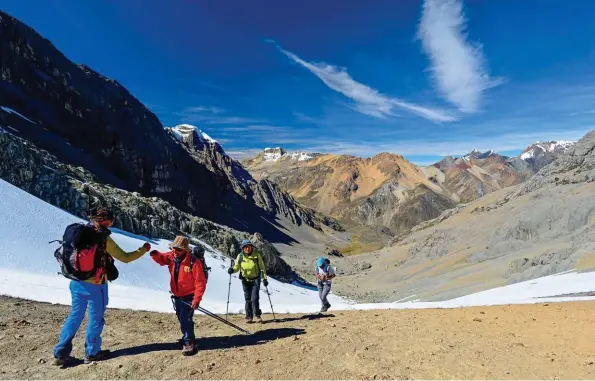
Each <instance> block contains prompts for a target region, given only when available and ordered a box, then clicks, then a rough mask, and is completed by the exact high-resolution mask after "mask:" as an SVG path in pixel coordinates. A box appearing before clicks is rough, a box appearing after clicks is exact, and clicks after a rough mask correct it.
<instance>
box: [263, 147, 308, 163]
mask: <svg viewBox="0 0 595 381" xmlns="http://www.w3.org/2000/svg"><path fill="white" fill-rule="evenodd" d="M315 156H316V154H311V153H308V152H292V153H288V152H287V151H285V150H284V149H283V148H281V147H276V148H265V149H264V153H263V156H262V157H263V161H279V160H286V159H288V160H294V161H306V160H310V159H313V158H314V157H315Z"/></svg>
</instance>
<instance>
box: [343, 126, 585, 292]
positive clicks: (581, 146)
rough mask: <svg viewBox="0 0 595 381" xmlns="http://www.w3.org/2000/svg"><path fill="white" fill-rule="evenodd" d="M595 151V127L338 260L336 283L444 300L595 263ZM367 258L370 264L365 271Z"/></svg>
mask: <svg viewBox="0 0 595 381" xmlns="http://www.w3.org/2000/svg"><path fill="white" fill-rule="evenodd" d="M594 152H595V131H593V132H591V133H589V134H588V135H586V136H585V137H584V138H583V139H581V140H580V141H579V142H578V143H577V144H576V146H575V147H574V148H573V149H572V150H570V151H568V152H567V153H566V154H563V155H562V156H560V157H559V158H558V159H557V160H555V161H554V162H552V163H551V164H549V165H548V166H546V167H544V168H543V169H542V170H541V171H540V172H538V173H537V174H536V175H535V176H533V177H532V178H531V179H529V180H528V181H526V182H524V183H522V184H519V185H517V186H515V187H511V188H507V189H503V190H499V191H497V192H494V193H492V194H489V195H486V196H484V197H483V198H481V199H479V200H477V201H474V202H472V203H469V204H467V205H466V206H460V207H458V208H457V209H454V210H449V211H447V212H445V213H444V214H443V215H442V216H441V217H439V218H438V219H435V220H431V221H427V222H424V223H422V224H420V225H418V226H417V227H415V228H414V229H413V232H412V233H411V234H410V235H408V236H406V237H403V238H402V239H396V240H395V241H394V242H393V244H392V245H390V246H388V247H386V248H384V249H382V250H379V251H377V252H375V253H370V254H364V255H363V256H360V257H358V258H348V259H337V260H335V262H336V263H337V266H338V267H339V268H341V269H342V272H343V276H341V277H339V278H338V280H337V286H336V287H337V289H338V290H340V291H343V292H348V293H350V294H351V295H353V296H354V297H360V298H364V299H370V300H397V299H401V298H405V297H415V298H416V299H421V300H442V299H449V298H452V297H457V296H462V295H466V294H469V293H472V292H477V291H482V290H485V289H487V288H490V287H495V286H500V285H505V284H509V283H515V282H518V281H524V280H530V279H533V278H537V277H541V276H545V275H550V274H554V273H558V272H562V271H566V270H571V269H579V270H580V269H593V268H595V256H594V255H593V253H594V252H595V244H594V243H593V240H592V237H593V233H595V199H594V198H593V194H594V193H595V153H594ZM364 263H368V264H372V265H371V267H370V268H368V269H366V270H365V271H361V270H360V269H362V268H366V267H368V266H367V265H366V266H363V264H364ZM363 278H365V279H370V278H371V279H374V281H373V282H369V281H363ZM353 284H357V285H358V287H357V288H356V289H354V288H353Z"/></svg>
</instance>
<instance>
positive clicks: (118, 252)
mask: <svg viewBox="0 0 595 381" xmlns="http://www.w3.org/2000/svg"><path fill="white" fill-rule="evenodd" d="M146 245H148V244H145V245H143V246H142V247H140V248H138V249H137V250H135V251H131V252H129V253H127V252H125V251H124V250H122V248H120V246H118V244H117V243H116V241H114V240H113V239H112V237H110V236H108V237H107V245H106V247H105V250H106V251H107V253H108V254H109V255H111V256H112V257H114V258H116V259H117V260H118V261H120V262H124V263H129V262H132V261H134V260H137V259H139V258H140V257H142V256H143V255H145V253H146V252H147V251H148V250H147V248H146V247H145V246H146ZM149 247H150V246H149Z"/></svg>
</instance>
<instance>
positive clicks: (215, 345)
mask: <svg viewBox="0 0 595 381" xmlns="http://www.w3.org/2000/svg"><path fill="white" fill-rule="evenodd" d="M304 333H306V331H305V330H303V329H299V328H274V329H265V330H263V331H258V332H254V333H253V334H251V335H235V336H215V337H201V338H198V339H197V340H196V343H197V345H198V350H199V351H209V350H215V349H229V348H237V347H247V346H253V345H260V344H264V343H267V342H269V341H273V340H277V339H284V338H287V337H291V336H298V335H303V334H304ZM181 348H182V346H181V344H180V343H178V342H175V343H171V342H170V343H154V344H144V345H138V346H136V347H130V348H123V349H117V350H115V351H113V352H111V354H110V357H111V358H116V357H121V356H134V355H140V354H143V353H149V352H158V351H175V350H179V349H181Z"/></svg>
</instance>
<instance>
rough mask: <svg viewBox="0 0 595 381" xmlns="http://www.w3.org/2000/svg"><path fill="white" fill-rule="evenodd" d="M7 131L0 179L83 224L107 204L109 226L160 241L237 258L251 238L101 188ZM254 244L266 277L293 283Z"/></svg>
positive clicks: (2, 134)
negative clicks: (185, 239) (180, 237)
mask: <svg viewBox="0 0 595 381" xmlns="http://www.w3.org/2000/svg"><path fill="white" fill-rule="evenodd" d="M4 128H6V129H4ZM9 131H10V128H9V127H7V126H5V125H4V126H3V125H2V124H0V178H2V179H4V180H6V181H8V182H10V183H12V184H14V185H16V186H18V187H19V188H21V189H23V190H25V191H27V192H28V193H31V194H32V195H34V196H36V197H38V198H40V199H42V200H45V201H47V202H49V203H50V204H52V205H55V206H57V207H59V208H61V209H63V210H66V211H68V212H70V213H72V214H74V215H76V216H79V217H81V218H83V219H86V218H87V217H88V212H89V210H90V209H91V208H92V207H95V206H98V205H107V206H109V207H111V208H112V209H113V210H114V211H115V214H116V220H115V221H114V225H115V227H118V228H120V229H123V230H126V231H128V232H131V233H135V234H140V235H145V236H149V237H162V238H165V239H173V238H174V237H175V236H176V235H177V234H187V235H190V236H193V237H196V238H198V239H200V240H202V241H204V242H207V243H208V244H210V245H211V246H212V247H214V248H216V249H218V250H220V251H221V252H223V253H229V254H230V255H235V254H237V253H239V244H238V241H239V240H241V239H244V238H252V237H251V236H250V235H249V234H248V233H245V232H240V231H237V230H234V229H231V228H228V227H226V226H223V225H219V224H216V223H213V222H211V221H208V220H206V219H204V218H200V217H195V216H193V215H191V214H189V213H185V212H183V211H181V210H179V209H177V208H175V207H174V206H173V205H171V204H170V203H168V202H166V201H163V200H162V199H160V198H157V197H143V196H141V195H140V194H139V193H137V192H128V191H124V190H121V189H118V188H115V187H113V186H110V185H105V184H102V183H100V182H99V181H98V180H99V179H98V177H97V176H96V175H94V174H92V173H90V172H89V171H87V170H86V169H84V168H82V167H74V166H72V165H68V164H64V163H62V162H60V161H59V160H58V158H57V157H55V156H54V155H52V154H51V153H49V152H47V151H43V150H40V149H39V148H37V147H35V145H33V144H31V143H30V142H27V141H26V140H24V139H22V138H20V137H17V136H16V135H14V134H12V133H10V132H9ZM256 244H257V247H258V248H259V249H260V250H261V252H262V253H263V254H264V256H265V257H264V259H265V263H266V265H267V271H268V272H269V273H271V274H273V275H276V276H277V277H278V278H280V279H286V280H293V279H295V278H296V274H294V273H293V271H292V270H291V268H290V266H289V265H287V263H285V261H284V260H283V259H282V258H281V257H280V253H279V252H278V251H277V249H275V247H274V246H273V245H271V244H270V243H269V242H268V241H266V240H265V239H264V238H262V235H261V234H258V242H257V243H256Z"/></svg>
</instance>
